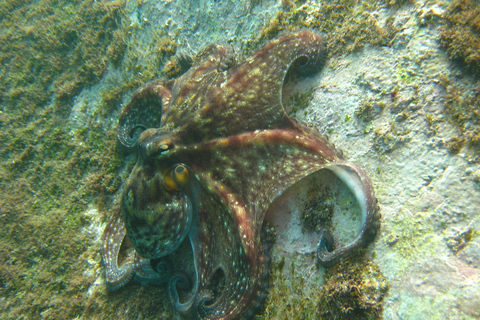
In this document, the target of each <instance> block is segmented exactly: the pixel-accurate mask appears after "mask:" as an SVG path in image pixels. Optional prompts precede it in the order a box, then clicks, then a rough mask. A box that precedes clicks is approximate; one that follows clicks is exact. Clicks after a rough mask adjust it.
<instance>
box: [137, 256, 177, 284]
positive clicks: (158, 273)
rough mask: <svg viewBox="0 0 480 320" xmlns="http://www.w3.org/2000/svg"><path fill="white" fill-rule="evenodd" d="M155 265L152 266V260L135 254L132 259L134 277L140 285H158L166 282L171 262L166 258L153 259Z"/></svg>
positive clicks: (169, 273) (170, 271)
mask: <svg viewBox="0 0 480 320" xmlns="http://www.w3.org/2000/svg"><path fill="white" fill-rule="evenodd" d="M154 263H155V265H154V266H152V260H150V259H145V258H142V257H140V256H139V255H138V253H137V254H135V260H134V271H135V275H134V278H135V280H136V281H138V282H140V284H142V285H148V284H153V285H160V284H163V283H166V282H168V279H169V277H170V276H171V273H172V268H173V266H172V263H171V262H170V261H167V260H166V259H161V260H160V261H154Z"/></svg>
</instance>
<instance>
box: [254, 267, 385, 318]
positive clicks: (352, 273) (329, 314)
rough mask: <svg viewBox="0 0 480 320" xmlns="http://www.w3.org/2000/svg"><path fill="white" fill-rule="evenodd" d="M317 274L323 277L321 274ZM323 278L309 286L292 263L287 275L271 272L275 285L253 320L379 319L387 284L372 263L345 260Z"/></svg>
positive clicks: (309, 282) (325, 272)
mask: <svg viewBox="0 0 480 320" xmlns="http://www.w3.org/2000/svg"><path fill="white" fill-rule="evenodd" d="M319 271H321V270H319ZM316 274H317V276H322V274H323V272H318V273H316ZM323 278H324V281H323V284H321V285H318V283H317V286H315V285H312V283H311V281H310V280H307V279H305V278H304V277H302V276H300V275H299V274H298V273H297V272H296V269H295V265H294V263H293V262H292V265H291V266H290V268H289V270H288V271H286V272H282V270H278V269H274V271H272V282H273V283H275V285H274V286H273V287H272V288H271V290H270V292H269V296H268V298H267V305H266V308H265V309H264V310H263V312H262V313H261V314H259V315H258V316H257V318H256V319H265V320H269V319H377V318H379V316H380V314H381V311H382V310H383V307H382V302H383V299H384V298H385V296H386V294H387V292H388V288H389V285H388V282H387V280H386V278H385V277H384V276H383V275H382V273H381V272H380V269H379V267H378V265H376V264H375V263H374V262H372V261H369V260H367V259H364V258H358V259H348V260H346V261H343V262H341V263H340V264H338V265H336V266H335V267H332V268H330V269H326V270H325V271H324V275H323ZM306 286H309V291H308V293H306V289H305V287H306Z"/></svg>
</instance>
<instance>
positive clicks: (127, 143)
mask: <svg viewBox="0 0 480 320" xmlns="http://www.w3.org/2000/svg"><path fill="white" fill-rule="evenodd" d="M170 96H171V93H170V90H169V89H168V88H167V87H165V85H164V84H163V83H161V82H153V83H150V84H148V85H146V86H145V87H143V88H141V89H139V90H137V91H136V92H135V93H134V94H133V97H132V99H131V100H130V102H129V103H128V104H127V105H126V106H125V108H124V109H123V111H122V114H121V115H120V119H119V122H118V132H117V138H118V141H119V143H120V145H121V146H123V147H125V148H126V149H127V150H130V149H133V148H134V147H135V146H136V144H137V141H138V138H139V137H140V134H141V133H142V132H143V131H145V130H146V129H149V128H158V127H160V126H161V125H163V124H164V122H165V121H166V120H164V119H162V115H164V114H166V113H167V112H168V107H169V105H170ZM163 118H165V117H163Z"/></svg>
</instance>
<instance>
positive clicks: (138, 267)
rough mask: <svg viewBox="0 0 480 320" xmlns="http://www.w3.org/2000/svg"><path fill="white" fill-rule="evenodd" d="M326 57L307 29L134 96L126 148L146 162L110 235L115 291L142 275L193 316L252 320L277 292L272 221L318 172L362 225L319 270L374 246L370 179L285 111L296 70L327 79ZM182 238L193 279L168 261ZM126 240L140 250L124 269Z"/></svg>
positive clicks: (209, 61) (326, 249)
mask: <svg viewBox="0 0 480 320" xmlns="http://www.w3.org/2000/svg"><path fill="white" fill-rule="evenodd" d="M324 56H325V53H324V49H323V42H322V39H321V37H320V36H319V35H317V34H316V33H313V32H309V31H300V32H296V33H290V34H286V35H283V36H282V37H280V38H278V39H275V40H273V41H270V42H269V43H267V44H266V45H265V47H263V48H262V49H261V50H259V51H257V52H256V53H255V54H253V55H252V56H251V57H249V58H248V59H247V60H246V61H244V62H243V63H241V64H238V65H236V66H234V61H235V59H234V56H233V54H232V52H231V51H230V50H229V49H228V48H226V47H223V46H218V45H210V46H208V47H206V48H205V49H204V50H203V51H201V52H200V53H199V54H197V56H196V57H195V58H193V60H188V59H186V58H180V59H183V60H184V61H180V62H187V64H189V65H190V67H189V68H188V70H187V71H186V72H185V73H184V74H183V75H181V76H180V77H178V78H177V79H174V80H170V81H165V82H161V81H157V82H153V83H150V84H148V85H146V86H145V87H143V88H141V89H139V90H138V91H137V92H136V93H135V94H134V95H133V97H132V100H131V101H130V102H129V104H128V105H127V106H126V107H125V108H124V110H123V112H122V114H121V116H120V120H119V131H118V140H119V143H120V144H121V145H122V146H124V147H125V148H127V149H128V150H130V151H132V152H135V153H136V154H137V155H138V160H137V163H136V166H135V168H134V169H133V170H132V172H131V174H130V176H129V178H128V179H127V180H126V182H125V185H124V188H123V193H122V198H121V203H120V206H119V208H118V210H115V212H114V215H113V217H112V219H111V221H110V222H109V223H108V225H107V227H106V229H105V232H104V236H103V248H102V256H103V260H104V263H105V267H106V283H107V286H108V288H109V289H112V290H114V289H117V288H119V287H121V286H123V285H125V284H126V283H127V282H128V281H130V280H131V279H132V278H135V279H137V280H139V281H140V282H142V283H161V282H166V283H167V286H168V291H169V294H170V298H171V300H172V303H173V305H174V306H175V308H176V309H177V310H178V312H180V313H181V314H182V315H184V316H188V317H189V318H200V319H244V318H249V317H250V316H252V315H253V313H254V312H255V311H256V309H258V307H259V305H260V304H261V303H262V302H263V300H264V298H265V296H266V288H267V284H268V277H267V275H268V263H267V262H268V257H267V252H266V250H265V248H264V245H263V242H262V240H261V230H262V224H263V222H264V218H265V213H266V211H267V209H268V208H269V207H270V205H271V204H272V202H273V201H274V200H275V199H276V198H278V197H279V196H280V195H282V193H284V192H285V191H286V190H287V189H288V188H289V187H291V186H293V185H294V184H295V183H296V182H298V181H300V180H302V179H304V178H305V177H307V176H309V175H311V174H313V173H315V172H317V171H319V170H330V171H332V172H333V173H334V174H335V175H336V176H337V177H339V178H340V179H341V180H342V181H343V182H344V183H345V184H346V185H347V186H348V187H349V188H350V190H351V191H352V193H353V194H354V195H355V197H356V199H357V202H358V205H359V206H360V208H361V213H362V219H363V220H362V221H363V224H362V228H361V230H360V231H359V232H358V233H357V235H356V237H355V239H354V240H353V241H352V242H351V243H349V244H347V245H344V246H341V247H335V245H334V241H333V239H332V235H331V233H330V231H329V230H327V229H322V230H321V233H322V237H321V240H320V242H319V245H318V251H317V258H318V261H319V262H320V263H321V264H323V265H325V266H330V265H332V264H334V263H336V262H338V261H339V260H340V259H343V258H345V257H346V256H348V255H349V254H350V253H352V252H354V251H355V250H356V249H358V248H360V247H363V246H365V245H366V244H368V242H369V241H371V239H372V238H373V236H374V234H375V232H376V230H377V229H378V227H379V218H380V214H379V213H378V210H377V203H376V199H375V196H374V191H373V188H372V185H371V182H370V180H369V179H368V177H367V176H366V175H365V173H364V171H362V170H361V169H360V168H359V167H358V166H357V165H355V164H352V163H349V162H346V161H344V160H343V159H342V156H341V153H340V152H338V151H337V150H336V149H335V148H334V147H333V146H332V145H331V144H329V143H328V142H327V140H326V139H325V138H324V137H322V136H321V135H319V134H318V133H317V132H316V131H313V130H310V129H307V128H306V127H303V126H301V125H298V124H296V123H295V122H293V121H292V119H290V118H289V117H288V116H287V115H286V113H285V110H284V108H283V105H282V90H283V85H284V81H285V79H286V77H287V73H288V78H289V79H291V78H293V77H295V76H299V75H300V76H302V75H307V74H309V73H312V72H315V71H318V70H319V68H320V67H321V66H322V64H323V60H324ZM126 239H128V240H129V241H127V240H126ZM184 241H188V242H189V244H190V246H191V257H193V261H192V265H193V267H191V269H192V270H193V271H192V272H190V275H189V274H188V273H187V272H185V270H181V268H180V267H178V266H173V265H172V263H169V262H168V259H166V258H167V257H168V256H170V255H171V254H172V253H174V252H175V251H176V250H177V249H178V248H179V246H180V244H182V242H184ZM122 243H125V244H129V245H130V244H131V246H132V247H133V249H134V250H132V251H131V252H132V253H131V254H130V255H129V256H128V257H127V258H126V259H124V261H123V262H122V263H120V262H119V253H120V247H121V246H122ZM182 248H183V246H182ZM153 262H155V263H153ZM119 264H120V265H119ZM152 266H154V267H152Z"/></svg>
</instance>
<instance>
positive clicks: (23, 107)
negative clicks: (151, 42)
mask: <svg viewBox="0 0 480 320" xmlns="http://www.w3.org/2000/svg"><path fill="white" fill-rule="evenodd" d="M124 5H125V3H124V1H108V2H98V1H93V0H86V1H66V0H42V1H2V2H1V3H0V26H1V29H2V33H1V34H0V47H1V48H2V50H1V52H0V62H1V64H2V68H1V71H0V104H1V105H2V110H1V111H0V128H1V130H0V188H1V190H2V197H1V198H0V225H1V226H2V228H1V230H0V261H1V262H2V263H1V264H0V283H1V286H0V295H1V296H2V297H3V299H4V300H3V302H2V311H0V315H1V316H0V317H1V318H3V319H19V318H25V319H34V318H39V317H44V318H50V319H74V318H79V317H80V316H82V314H84V313H85V312H86V313H87V314H95V315H96V316H97V317H100V318H102V317H105V316H107V315H110V316H113V315H115V314H118V312H121V311H119V310H124V309H125V306H124V303H125V301H129V299H141V298H142V297H144V296H143V295H142V294H139V295H138V296H137V297H131V296H130V295H128V296H129V297H130V298H129V297H124V296H123V295H124V292H121V293H119V294H117V295H110V294H107V293H106V292H105V290H103V291H101V290H100V291H98V292H97V293H95V294H94V295H93V296H91V295H90V293H89V292H88V289H89V288H90V287H91V285H92V284H93V283H94V282H95V280H96V277H97V276H98V273H99V272H100V271H101V270H98V267H99V266H100V264H99V263H100V253H99V252H100V248H99V245H98V244H97V243H96V242H94V241H96V240H97V239H98V236H99V235H98V234H95V233H92V232H91V231H88V230H90V228H91V225H92V223H94V222H95V221H97V222H95V223H98V221H102V220H104V219H105V211H106V210H108V209H109V208H110V207H111V206H112V199H113V197H112V196H113V194H114V193H115V192H116V191H117V190H118V188H119V187H120V185H121V179H120V177H119V174H118V171H119V167H120V166H121V165H122V163H123V160H121V159H120V158H119V155H118V152H117V150H116V145H115V132H114V130H113V127H112V124H110V126H109V125H108V124H102V122H101V121H99V120H101V117H102V116H105V115H109V114H111V113H112V112H113V111H116V110H117V109H118V105H119V102H120V98H119V97H121V95H122V94H123V93H124V92H126V91H127V90H129V89H131V88H132V87H137V86H138V85H139V83H143V82H144V81H145V78H153V77H154V76H156V74H157V73H153V72H150V73H147V72H146V73H147V76H145V73H143V74H142V75H143V77H142V76H138V75H137V76H135V77H131V80H130V81H129V82H128V83H127V85H124V86H122V87H121V88H120V89H118V88H115V87H112V88H111V90H112V91H111V92H104V93H103V96H102V97H103V103H104V108H103V109H104V110H103V112H101V113H99V114H97V115H94V117H93V118H92V119H90V120H89V121H88V122H87V123H85V124H84V125H85V126H84V127H81V128H74V127H72V126H70V125H69V124H68V122H67V116H68V114H69V113H70V111H71V108H72V104H73V97H74V96H75V95H77V94H78V93H79V92H80V91H81V90H82V89H83V88H85V87H89V86H91V85H94V84H97V83H98V82H99V81H100V80H101V79H102V77H103V76H104V74H105V73H106V71H107V68H109V66H110V65H111V66H113V67H120V66H122V63H123V61H124V60H128V61H131V60H134V58H132V55H133V54H131V55H130V56H129V57H128V59H127V57H126V55H127V54H129V53H131V50H130V51H129V47H128V44H127V40H128V39H129V38H130V35H129V33H128V27H127V26H125V24H124V23H123V21H124V20H125V19H124V16H123V7H124ZM151 68H152V69H153V68H155V66H152V67H151ZM152 74H153V75H152ZM96 117H100V118H98V119H95V118H96ZM91 204H95V205H97V206H98V207H99V208H100V209H101V210H105V211H100V212H97V214H96V215H94V216H91V215H88V214H86V212H87V209H88V208H89V206H90V205H91ZM92 265H95V266H96V267H95V268H93V267H92ZM86 270H95V272H86ZM134 290H137V291H142V290H143V291H148V290H154V289H138V288H137V289H134ZM145 294H149V293H148V292H147V293H145ZM157 296H158V297H162V295H161V294H157ZM154 300H156V298H155V299H149V301H152V303H151V304H149V303H146V304H140V303H139V305H142V306H141V307H139V308H137V309H135V308H133V309H131V310H134V311H135V312H136V313H135V315H137V314H138V313H143V314H145V310H146V309H148V308H152V306H153V305H152V304H153V303H155V302H154ZM164 300H165V301H168V299H164ZM159 305H161V303H159ZM155 308H156V310H157V309H158V310H161V308H157V306H156V304H155ZM169 308H170V307H169V306H168V307H165V310H167V311H163V312H164V314H165V312H167V314H170V313H169V312H170V311H168V310H170V309H169Z"/></svg>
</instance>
